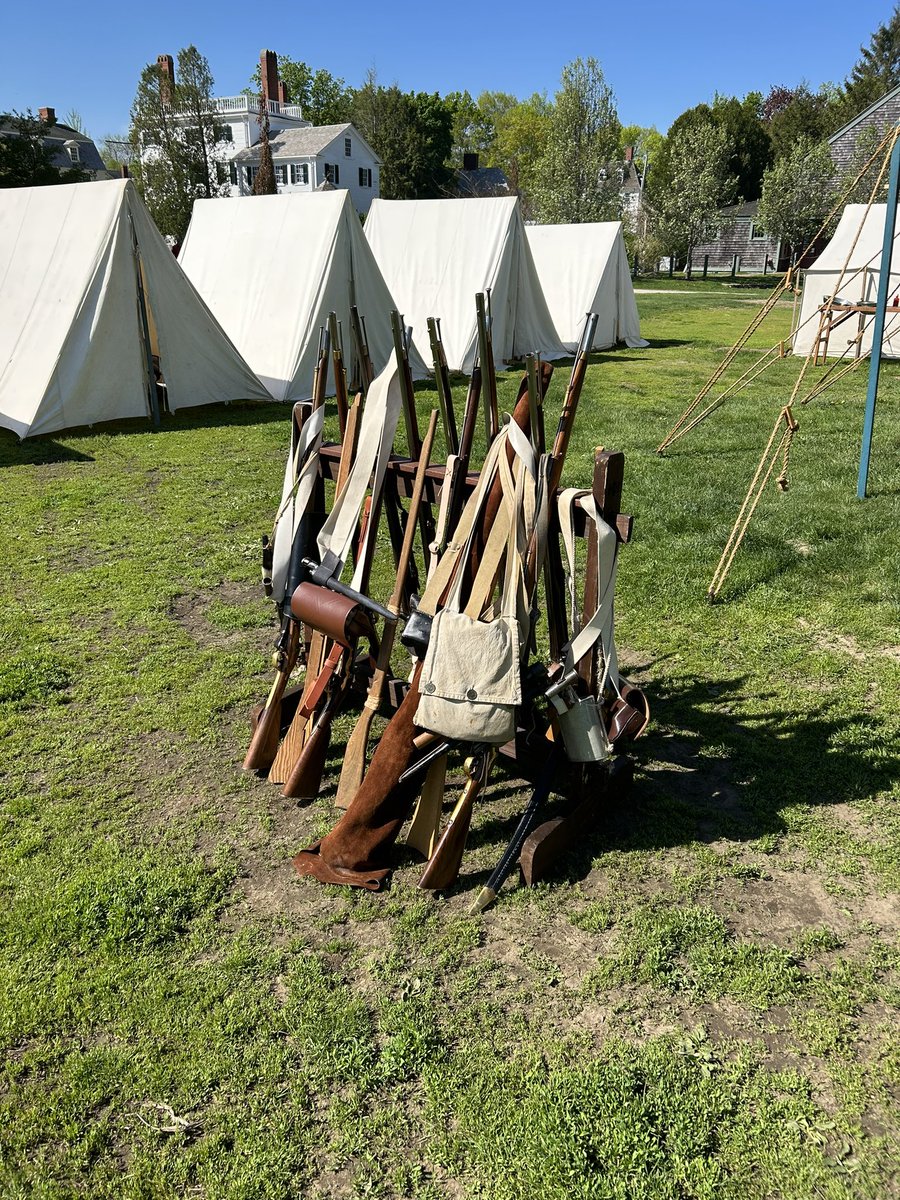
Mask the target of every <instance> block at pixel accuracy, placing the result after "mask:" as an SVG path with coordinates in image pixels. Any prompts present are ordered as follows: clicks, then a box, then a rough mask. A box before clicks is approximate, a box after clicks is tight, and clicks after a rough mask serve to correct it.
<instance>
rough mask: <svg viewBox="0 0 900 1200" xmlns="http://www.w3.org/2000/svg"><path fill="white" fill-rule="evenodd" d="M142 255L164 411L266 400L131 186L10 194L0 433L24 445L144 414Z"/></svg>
mask: <svg viewBox="0 0 900 1200" xmlns="http://www.w3.org/2000/svg"><path fill="white" fill-rule="evenodd" d="M135 237H136V240H137V257H136V254H135ZM138 257H139V259H140V261H141V262H142V264H143V273H144V279H145V281H146V296H145V301H146V304H147V307H148V308H149V309H150V321H151V324H152V326H153V327H154V328H155V329H156V331H157V334H158V337H159V343H160V366H161V369H162V371H163V374H164V376H165V379H166V382H167V384H168V387H169V398H170V405H171V406H172V407H177V406H179V405H182V404H204V403H208V402H211V401H221V400H236V399H264V398H266V399H267V398H268V397H267V394H266V392H265V390H264V389H263V388H262V386H261V385H260V383H259V381H258V380H257V379H256V378H255V376H254V375H253V373H252V372H251V371H250V370H249V368H248V367H247V365H246V364H245V363H244V362H243V360H242V359H241V357H240V355H238V354H237V352H236V351H235V349H234V347H233V346H232V345H231V344H230V342H229V341H228V339H227V338H226V337H225V335H224V334H223V333H222V330H221V329H220V328H219V327H218V325H216V323H215V321H214V320H213V319H212V318H211V316H210V314H209V313H208V312H207V311H206V310H205V309H204V307H203V305H202V304H201V303H200V301H199V299H198V297H197V296H196V294H195V293H194V291H193V289H192V288H191V286H190V284H189V283H188V282H187V280H186V279H185V278H184V275H183V274H182V272H181V269H180V267H179V266H178V264H177V263H176V262H175V260H174V258H173V256H172V254H171V252H170V251H169V249H168V247H167V246H166V244H165V242H164V241H163V239H162V237H161V235H160V234H159V232H158V230H157V229H156V227H155V226H154V224H153V222H152V221H151V220H150V218H149V216H148V215H147V211H146V209H145V208H144V206H143V203H142V202H141V199H140V197H139V196H138V194H137V192H136V191H135V189H134V185H133V184H132V183H131V182H129V181H127V180H110V181H108V182H102V183H77V184H63V185H60V186H55V187H40V188H10V189H6V190H3V191H0V425H3V426H5V427H6V428H8V429H11V430H12V431H13V432H15V433H17V434H18V435H19V436H20V437H26V436H28V435H35V434H45V433H52V432H55V431H57V430H60V429H66V428H70V427H72V426H75V425H89V424H94V423H95V422H97V421H108V420H113V419H118V418H122V417H138V416H143V415H147V413H148V388H147V354H146V348H145V346H144V342H143V333H142V323H141V320H140V315H139V305H138V289H137V270H138V268H137V261H138Z"/></svg>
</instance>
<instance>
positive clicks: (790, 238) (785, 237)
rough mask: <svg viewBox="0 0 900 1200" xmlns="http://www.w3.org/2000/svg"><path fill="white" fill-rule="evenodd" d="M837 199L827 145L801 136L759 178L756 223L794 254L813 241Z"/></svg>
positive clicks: (831, 161)
mask: <svg viewBox="0 0 900 1200" xmlns="http://www.w3.org/2000/svg"><path fill="white" fill-rule="evenodd" d="M836 195H837V187H836V183H835V171H834V160H833V159H832V157H831V152H830V150H829V148H828V143H827V142H814V141H813V140H812V139H811V138H809V137H806V136H805V135H803V134H801V135H800V137H798V138H797V141H796V142H795V144H794V146H793V148H792V149H791V150H790V151H788V152H786V153H785V154H783V155H782V156H781V158H779V159H778V161H777V162H775V163H774V165H773V166H771V167H769V169H768V170H767V171H766V173H765V175H764V176H763V187H762V196H761V197H760V201H759V208H758V209H757V214H756V219H757V221H758V223H759V224H760V225H761V226H762V227H763V229H765V230H766V232H767V233H769V234H771V235H772V237H775V238H778V239H779V241H781V242H784V243H786V244H787V245H789V246H790V247H791V249H792V251H793V252H794V254H795V255H796V254H799V253H802V252H803V250H805V249H806V247H807V246H808V245H809V243H810V242H811V241H812V239H813V237H815V235H816V233H817V232H818V230H819V228H820V227H821V225H822V222H823V221H824V219H825V217H826V216H827V215H828V212H829V210H830V209H831V208H832V207H833V205H834V202H835V199H836Z"/></svg>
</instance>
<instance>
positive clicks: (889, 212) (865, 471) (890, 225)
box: [856, 137, 900, 500]
mask: <svg viewBox="0 0 900 1200" xmlns="http://www.w3.org/2000/svg"><path fill="white" fill-rule="evenodd" d="M898 181H900V137H897V138H895V140H894V148H893V150H892V151H891V174H890V181H889V183H888V194H887V204H886V205H885V212H884V242H883V244H882V248H881V270H880V272H879V275H878V298H877V300H876V301H875V323H874V326H873V329H872V355H871V360H870V362H869V388H868V391H867V393H866V415H865V418H864V420H863V436H862V447H861V449H860V455H859V476H858V478H857V481H856V495H857V497H858V498H859V499H860V500H865V498H866V487H867V485H868V482H869V458H870V456H871V453H872V430H873V427H874V425H875V401H876V400H877V399H878V376H879V373H880V371H881V352H882V342H883V340H884V319H885V310H886V308H887V300H888V292H889V290H890V283H891V258H892V256H893V251H894V225H895V222H896V220H897V184H898Z"/></svg>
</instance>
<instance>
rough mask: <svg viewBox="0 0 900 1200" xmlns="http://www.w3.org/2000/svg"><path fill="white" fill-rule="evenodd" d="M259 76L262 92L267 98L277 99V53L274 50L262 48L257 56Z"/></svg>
mask: <svg viewBox="0 0 900 1200" xmlns="http://www.w3.org/2000/svg"><path fill="white" fill-rule="evenodd" d="M259 76H260V79H261V80H262V94H263V95H264V96H265V98H266V99H267V100H277V99H278V55H277V54H276V53H275V51H274V50H263V51H262V53H261V54H260V56H259Z"/></svg>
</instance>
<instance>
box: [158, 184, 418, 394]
mask: <svg viewBox="0 0 900 1200" xmlns="http://www.w3.org/2000/svg"><path fill="white" fill-rule="evenodd" d="M179 261H180V262H181V265H182V266H183V267H184V270H185V272H186V273H187V276H188V278H189V279H190V280H191V282H192V283H193V284H194V286H195V287H196V288H197V291H198V292H199V293H200V295H201V296H202V297H203V299H204V300H205V301H206V303H207V304H208V305H209V307H210V309H211V310H212V311H213V313H215V315H216V317H217V318H218V320H219V321H221V323H222V327H223V329H225V331H226V332H227V333H228V336H229V337H230V338H231V339H232V341H233V342H234V344H235V345H236V346H237V347H238V349H239V350H240V351H241V353H242V354H243V355H244V356H245V357H246V359H247V361H248V362H249V363H250V364H251V366H252V367H253V369H254V371H256V373H257V374H258V375H259V377H260V379H262V381H263V382H264V383H265V385H266V387H268V389H269V391H270V392H271V393H272V395H273V396H274V397H275V398H276V399H277V400H304V399H306V398H308V397H309V396H310V394H311V392H312V383H313V372H314V369H315V363H316V354H317V350H318V339H319V329H320V328H321V327H322V326H323V325H325V324H326V323H327V320H328V314H329V313H330V312H336V313H337V316H338V320H339V321H340V322H341V324H342V328H343V339H344V361H345V363H346V364H347V365H348V367H349V365H350V362H351V340H350V306H351V305H352V304H356V305H357V307H358V308H359V311H360V314H361V315H362V316H363V317H364V318H365V322H366V332H367V334H368V341H369V353H370V355H371V358H372V361H373V364H374V367H375V371H376V373H377V372H379V371H380V370H381V369H382V368H383V367H384V365H385V363H386V362H387V361H388V358H389V357H390V355H391V351H392V350H393V341H392V337H391V321H390V315H391V309H392V308H394V307H395V305H394V302H393V300H392V299H391V296H390V293H389V291H388V289H387V287H386V285H385V282H384V280H383V279H382V277H381V272H380V271H379V270H378V267H377V266H376V264H375V259H374V257H373V255H372V251H371V250H370V249H369V245H368V243H367V242H366V239H365V237H364V236H363V232H362V228H361V226H360V223H359V217H358V216H357V215H356V210H355V209H354V207H353V204H352V203H351V201H350V193H349V192H348V191H347V190H346V189H340V190H337V189H335V190H331V191H327V192H318V193H304V192H297V193H287V194H285V195H281V196H244V197H239V198H234V199H230V200H224V201H223V200H197V201H196V202H195V204H194V211H193V214H192V216H191V223H190V226H189V227H188V231H187V234H186V236H185V239H184V243H183V245H182V247H181V253H180V255H179ZM410 365H411V367H412V370H413V374H414V375H415V376H417V377H421V376H423V375H425V374H426V371H425V367H424V364H423V363H422V362H421V361H420V360H419V359H418V357H417V356H413V357H412V361H411V364H410Z"/></svg>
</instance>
